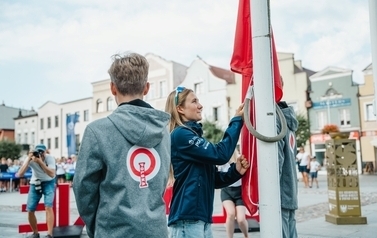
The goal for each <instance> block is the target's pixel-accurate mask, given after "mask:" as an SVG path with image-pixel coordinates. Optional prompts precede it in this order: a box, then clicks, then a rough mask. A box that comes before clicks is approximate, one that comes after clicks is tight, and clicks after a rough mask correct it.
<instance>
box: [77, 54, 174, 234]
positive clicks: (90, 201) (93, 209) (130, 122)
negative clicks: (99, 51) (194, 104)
mask: <svg viewBox="0 0 377 238" xmlns="http://www.w3.org/2000/svg"><path fill="white" fill-rule="evenodd" d="M148 67H149V64H148V62H147V60H146V59H145V57H143V56H141V55H139V54H135V53H132V54H129V55H126V56H119V55H116V56H114V62H113V63H112V65H111V67H110V69H109V74H110V79H111V84H110V87H111V92H112V94H113V95H114V97H115V101H116V102H117V104H118V108H117V109H116V110H115V111H114V112H113V113H112V114H111V115H109V116H108V117H106V118H102V119H99V120H96V121H94V122H92V123H90V124H89V125H88V126H87V128H86V129H85V133H84V136H83V139H82V143H81V147H80V151H79V155H78V159H77V164H76V170H75V176H74V183H73V191H74V193H75V197H76V203H77V208H78V211H79V214H80V216H81V218H82V219H83V221H84V222H85V224H86V229H87V233H88V235H89V237H100V238H102V237H115V238H116V237H129V238H131V237H138V238H140V237H167V236H168V230H167V222H166V215H165V204H164V199H163V195H164V192H165V188H166V184H167V180H168V174H169V166H170V134H169V132H168V128H167V124H168V121H169V119H170V115H169V114H167V113H165V112H162V111H159V110H156V109H153V108H152V107H151V106H150V105H149V104H148V103H146V102H144V101H143V100H142V99H143V96H144V95H146V94H147V93H148V90H149V83H148V82H147V79H148Z"/></svg>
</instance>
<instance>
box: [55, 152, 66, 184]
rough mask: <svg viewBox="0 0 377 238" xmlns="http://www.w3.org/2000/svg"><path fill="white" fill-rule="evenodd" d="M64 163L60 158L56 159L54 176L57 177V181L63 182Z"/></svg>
mask: <svg viewBox="0 0 377 238" xmlns="http://www.w3.org/2000/svg"><path fill="white" fill-rule="evenodd" d="M64 167H65V164H64V163H63V159H62V158H57V159H56V177H57V178H58V184H59V183H65V169H64Z"/></svg>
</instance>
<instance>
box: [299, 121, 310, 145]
mask: <svg viewBox="0 0 377 238" xmlns="http://www.w3.org/2000/svg"><path fill="white" fill-rule="evenodd" d="M296 118H297V121H298V128H297V131H296V143H297V147H300V146H305V145H306V142H307V141H308V140H309V137H310V128H309V121H308V119H307V118H306V117H305V116H304V115H302V114H299V115H296Z"/></svg>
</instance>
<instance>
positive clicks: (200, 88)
mask: <svg viewBox="0 0 377 238" xmlns="http://www.w3.org/2000/svg"><path fill="white" fill-rule="evenodd" d="M194 90H195V94H196V95H199V94H202V93H203V83H196V84H194Z"/></svg>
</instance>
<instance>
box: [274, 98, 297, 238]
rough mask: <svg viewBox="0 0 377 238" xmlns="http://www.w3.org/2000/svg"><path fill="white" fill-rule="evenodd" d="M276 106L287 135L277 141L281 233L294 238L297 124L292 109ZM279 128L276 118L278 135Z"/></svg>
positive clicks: (295, 233) (295, 231) (281, 104)
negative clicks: (283, 121)
mask: <svg viewBox="0 0 377 238" xmlns="http://www.w3.org/2000/svg"><path fill="white" fill-rule="evenodd" d="M278 106H279V107H280V109H281V110H282V112H283V114H284V117H285V119H286V121H287V126H288V132H287V134H286V135H285V137H284V138H283V139H281V140H280V141H278V158H279V175H280V200H281V216H282V229H283V231H282V232H283V237H284V238H296V237H297V230H296V219H295V211H296V210H297V208H298V204H297V171H296V151H297V145H296V135H295V132H296V130H297V128H298V122H297V120H296V115H295V112H294V110H293V108H292V107H288V105H287V103H286V102H279V103H278ZM281 128H282V125H281V121H280V119H279V117H277V129H278V133H280V131H281Z"/></svg>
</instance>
